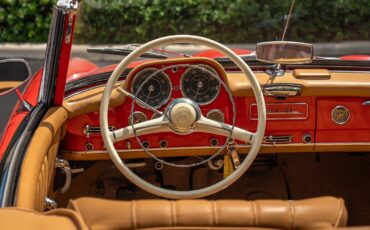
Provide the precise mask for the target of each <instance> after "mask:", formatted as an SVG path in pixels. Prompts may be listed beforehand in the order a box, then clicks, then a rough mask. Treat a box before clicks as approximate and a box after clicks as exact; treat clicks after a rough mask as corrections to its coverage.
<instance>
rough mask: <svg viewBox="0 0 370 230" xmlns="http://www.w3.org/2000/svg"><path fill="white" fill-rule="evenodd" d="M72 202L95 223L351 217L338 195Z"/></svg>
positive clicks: (321, 223)
mask: <svg viewBox="0 0 370 230" xmlns="http://www.w3.org/2000/svg"><path fill="white" fill-rule="evenodd" d="M69 208H71V209H73V210H75V211H76V212H78V213H80V214H81V216H82V218H83V219H84V221H85V223H86V224H87V225H88V226H89V228H91V229H142V228H169V229H187V227H196V228H197V229H199V228H204V229H214V228H212V227H223V228H228V227H236V228H242V227H262V228H278V229H313V228H315V229H327V228H336V227H344V226H345V225H346V223H347V211H346V208H345V205H344V201H343V199H341V198H334V197H320V198H313V199H306V200H300V201H282V200H258V201H243V200H219V201H207V200H179V201H168V200H140V201H112V200H103V199H98V198H79V199H77V200H71V201H70V203H69Z"/></svg>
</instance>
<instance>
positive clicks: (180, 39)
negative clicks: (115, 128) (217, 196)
mask: <svg viewBox="0 0 370 230" xmlns="http://www.w3.org/2000/svg"><path fill="white" fill-rule="evenodd" d="M174 43H192V44H199V45H204V46H208V47H210V48H212V49H215V50H217V51H219V52H221V53H222V54H223V55H225V56H226V57H228V58H229V59H230V60H231V61H233V62H234V63H235V64H236V65H237V66H238V67H239V69H241V71H242V72H243V73H244V75H245V76H246V77H247V79H248V80H249V81H250V83H251V86H252V89H253V93H254V95H255V98H256V102H257V109H258V124H257V130H256V133H255V137H254V140H253V144H252V146H251V149H250V150H249V153H248V155H247V157H246V158H245V159H244V161H243V162H242V163H241V164H240V166H239V167H238V168H237V169H236V170H235V171H234V172H233V173H232V174H231V175H229V176H228V177H226V178H224V179H223V180H221V181H219V182H217V183H216V184H213V185H211V186H208V187H205V188H201V189H197V190H190V191H174V190H168V189H164V188H160V187H157V186H155V185H153V184H151V183H149V182H147V181H145V180H143V179H142V178H140V177H139V176H137V175H136V174H135V173H134V172H132V171H131V170H130V169H129V168H128V167H127V166H126V165H125V164H124V163H123V161H122V160H121V158H120V157H119V155H118V153H117V151H116V149H115V147H114V145H113V141H112V139H111V138H110V131H109V128H108V109H109V101H110V97H111V93H112V90H113V88H114V86H115V83H116V82H117V80H118V78H119V77H120V75H121V74H122V72H123V71H124V70H125V69H126V68H127V66H128V65H129V64H130V63H131V62H133V61H134V60H136V59H137V58H138V57H140V56H141V55H142V54H143V53H145V52H147V51H149V50H151V49H153V48H156V47H158V46H163V45H168V44H174ZM265 127H266V107H265V100H264V97H263V93H262V90H261V87H260V85H259V83H258V80H257V78H256V77H255V75H254V73H253V72H252V70H251V69H250V68H249V66H248V65H247V64H246V63H245V62H244V61H243V60H242V59H241V58H240V57H239V56H237V55H236V54H235V53H234V52H233V51H232V50H230V49H229V48H227V47H226V46H224V45H222V44H220V43H218V42H216V41H213V40H211V39H208V38H204V37H200V36H193V35H174V36H167V37H162V38H158V39H155V40H152V41H150V42H148V43H146V44H144V45H142V46H140V47H139V48H137V49H135V50H134V51H133V52H132V53H130V54H129V55H128V56H126V57H125V58H124V59H123V60H122V61H121V62H120V63H119V64H118V66H117V67H116V69H115V70H114V71H113V73H112V75H111V76H110V78H109V80H108V82H107V84H106V86H105V89H104V93H103V97H102V100H101V104H100V128H101V132H102V138H103V141H104V144H105V147H106V150H107V152H108V154H109V156H110V158H111V159H112V161H113V163H114V164H115V166H116V167H117V169H118V170H119V171H120V172H121V173H122V174H123V175H124V176H125V177H126V178H127V179H128V180H130V181H131V182H132V183H134V184H135V185H137V186H138V187H140V188H141V189H143V190H145V191H147V192H149V193H152V194H154V195H157V196H161V197H165V198H169V199H195V198H200V197H205V196H208V195H211V194H214V193H216V192H219V191H221V190H223V189H225V188H227V187H228V186H230V185H231V184H232V183H234V182H235V181H236V180H238V179H239V178H240V177H241V176H242V175H243V174H244V173H245V172H246V171H247V170H248V168H249V167H250V166H251V164H252V162H253V161H254V159H255V158H256V156H257V154H258V151H259V149H260V147H261V145H262V141H263V137H264V133H265Z"/></svg>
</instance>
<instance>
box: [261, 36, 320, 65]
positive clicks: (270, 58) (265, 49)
mask: <svg viewBox="0 0 370 230" xmlns="http://www.w3.org/2000/svg"><path fill="white" fill-rule="evenodd" d="M256 56H257V60H259V61H262V62H267V63H274V64H302V63H309V62H312V57H313V45H312V44H308V43H301V42H288V41H274V42H261V43H257V47H256Z"/></svg>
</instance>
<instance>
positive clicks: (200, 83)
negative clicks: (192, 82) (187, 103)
mask: <svg viewBox="0 0 370 230" xmlns="http://www.w3.org/2000/svg"><path fill="white" fill-rule="evenodd" d="M201 88H203V82H202V81H198V83H197V92H196V94H195V98H194V99H197V97H198V93H199V90H200V89H201Z"/></svg>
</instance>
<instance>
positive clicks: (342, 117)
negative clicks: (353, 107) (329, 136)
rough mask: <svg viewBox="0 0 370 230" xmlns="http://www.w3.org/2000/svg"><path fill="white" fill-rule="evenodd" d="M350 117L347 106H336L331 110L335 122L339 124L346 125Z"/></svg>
mask: <svg viewBox="0 0 370 230" xmlns="http://www.w3.org/2000/svg"><path fill="white" fill-rule="evenodd" d="M349 117H350V112H349V110H348V109H347V107H345V106H342V105H340V106H336V107H335V108H334V109H333V111H331V119H332V120H333V122H334V123H336V124H338V125H344V124H345V123H347V122H348V120H349Z"/></svg>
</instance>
